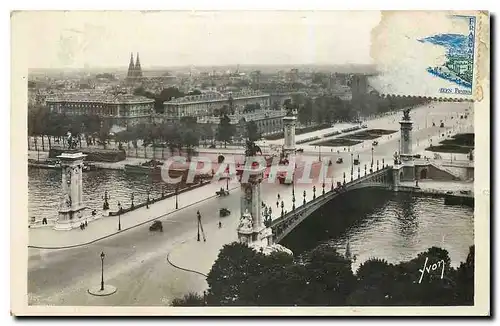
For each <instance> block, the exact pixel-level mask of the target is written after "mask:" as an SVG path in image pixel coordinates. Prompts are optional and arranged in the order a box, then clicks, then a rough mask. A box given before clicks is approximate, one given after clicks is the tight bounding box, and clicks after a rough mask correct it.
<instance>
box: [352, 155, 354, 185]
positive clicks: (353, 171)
mask: <svg viewBox="0 0 500 326" xmlns="http://www.w3.org/2000/svg"><path fill="white" fill-rule="evenodd" d="M353 174H354V154H353V153H351V181H352V180H353V176H352V175H353Z"/></svg>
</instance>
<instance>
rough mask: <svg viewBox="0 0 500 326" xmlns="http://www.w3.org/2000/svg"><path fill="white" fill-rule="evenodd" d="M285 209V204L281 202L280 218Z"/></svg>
mask: <svg viewBox="0 0 500 326" xmlns="http://www.w3.org/2000/svg"><path fill="white" fill-rule="evenodd" d="M283 208H285V203H284V202H283V201H281V216H283V215H285V211H284V210H283Z"/></svg>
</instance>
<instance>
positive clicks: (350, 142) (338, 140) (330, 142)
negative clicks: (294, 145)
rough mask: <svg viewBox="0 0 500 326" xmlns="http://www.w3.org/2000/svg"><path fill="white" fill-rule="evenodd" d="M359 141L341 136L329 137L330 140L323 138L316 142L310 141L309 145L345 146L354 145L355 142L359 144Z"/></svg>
mask: <svg viewBox="0 0 500 326" xmlns="http://www.w3.org/2000/svg"><path fill="white" fill-rule="evenodd" d="M361 143H362V142H361V141H356V140H350V139H342V138H336V139H330V140H325V141H321V142H317V143H312V144H311V145H313V146H331V147H342V146H344V147H347V146H354V145H357V144H361Z"/></svg>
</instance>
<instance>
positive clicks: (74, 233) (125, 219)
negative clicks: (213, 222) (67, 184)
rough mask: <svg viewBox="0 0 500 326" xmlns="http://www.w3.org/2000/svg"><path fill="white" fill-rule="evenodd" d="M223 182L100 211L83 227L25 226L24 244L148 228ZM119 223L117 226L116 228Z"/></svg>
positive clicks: (74, 241)
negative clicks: (121, 208) (122, 209)
mask: <svg viewBox="0 0 500 326" xmlns="http://www.w3.org/2000/svg"><path fill="white" fill-rule="evenodd" d="M225 186H226V181H225V180H221V181H218V182H212V183H209V184H207V185H204V186H202V187H198V188H196V189H192V190H190V191H187V192H183V193H179V194H178V195H177V196H172V197H169V198H165V199H163V200H160V201H158V202H155V203H151V204H150V205H148V206H147V207H146V206H143V207H140V208H138V209H135V210H133V211H130V212H127V213H123V214H120V216H115V215H114V214H113V216H108V212H106V213H104V212H103V214H102V217H100V218H97V219H95V220H92V221H91V222H90V223H88V225H87V226H86V228H85V229H83V230H82V229H78V228H77V229H72V230H69V231H56V230H53V229H52V228H51V227H50V226H47V227H41V228H29V229H28V230H29V241H28V247H31V248H39V249H64V248H73V247H78V246H83V245H86V244H90V243H93V242H96V241H99V240H102V239H105V238H108V237H110V236H113V235H116V234H119V233H121V232H126V231H127V230H128V229H132V228H135V227H138V226H141V225H144V227H147V228H149V224H148V223H151V222H153V221H154V220H156V219H158V218H160V217H166V216H168V215H171V214H173V213H175V212H179V211H182V209H184V208H187V207H190V206H192V205H195V204H197V203H200V202H203V201H206V200H208V199H210V198H214V197H216V194H215V192H216V191H218V190H220V188H221V187H225ZM235 189H239V185H234V184H229V191H230V192H231V191H233V190H235ZM176 205H177V207H178V208H177V209H176ZM167 223H168V219H167ZM172 223H173V222H172ZM119 224H120V226H121V230H118V225H119ZM145 224H146V225H145Z"/></svg>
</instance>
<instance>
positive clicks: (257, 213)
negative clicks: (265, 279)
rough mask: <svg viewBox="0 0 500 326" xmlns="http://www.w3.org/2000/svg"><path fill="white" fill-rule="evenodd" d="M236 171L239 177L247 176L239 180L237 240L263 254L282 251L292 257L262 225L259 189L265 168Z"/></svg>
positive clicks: (246, 168)
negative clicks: (239, 212) (239, 199)
mask: <svg viewBox="0 0 500 326" xmlns="http://www.w3.org/2000/svg"><path fill="white" fill-rule="evenodd" d="M238 170H239V171H238V175H240V176H243V175H249V178H248V180H241V179H240V182H241V190H242V191H241V193H242V195H241V196H242V197H241V212H242V215H241V218H240V223H239V225H238V229H237V232H238V240H239V241H240V242H241V243H246V244H247V245H248V246H249V247H251V248H253V249H255V250H256V251H259V252H262V253H265V254H269V253H271V252H275V251H282V252H286V253H288V254H290V255H292V254H293V253H292V252H291V251H290V250H289V249H287V248H285V247H283V246H281V245H279V244H275V243H274V242H273V233H272V229H271V228H268V227H266V226H265V225H264V221H263V216H262V212H261V209H262V199H261V191H260V190H261V189H260V187H261V182H262V179H263V172H264V170H265V168H264V167H262V168H256V169H252V168H251V167H246V166H245V167H241V168H238Z"/></svg>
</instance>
